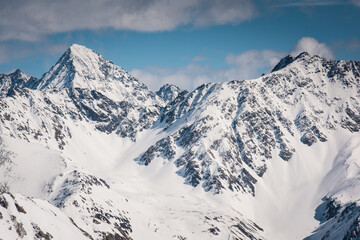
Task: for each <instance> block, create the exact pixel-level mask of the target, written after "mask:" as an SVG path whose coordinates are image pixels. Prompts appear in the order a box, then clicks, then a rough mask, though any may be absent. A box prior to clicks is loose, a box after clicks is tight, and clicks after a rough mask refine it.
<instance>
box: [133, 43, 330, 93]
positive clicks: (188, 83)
mask: <svg viewBox="0 0 360 240" xmlns="http://www.w3.org/2000/svg"><path fill="white" fill-rule="evenodd" d="M303 51H307V52H308V53H309V54H312V55H315V54H316V55H320V56H323V57H325V58H334V55H333V53H332V51H331V50H330V48H329V47H328V46H327V45H326V44H324V43H319V42H318V41H317V40H316V39H314V38H311V37H304V38H301V39H300V40H299V41H298V42H297V43H296V44H295V46H294V47H293V48H292V49H291V50H290V51H289V52H287V51H275V50H269V49H267V50H249V51H246V52H243V53H241V54H228V55H227V56H226V58H225V59H224V61H225V62H226V63H227V67H226V68H223V69H214V68H211V67H209V66H202V65H198V64H189V65H186V66H183V67H179V68H162V67H154V66H153V67H148V68H145V69H134V70H132V71H131V74H132V75H134V76H135V77H136V78H138V79H139V80H140V81H142V82H144V83H145V84H146V85H147V86H148V87H149V88H150V89H151V90H154V91H156V90H158V89H159V88H160V87H161V86H162V85H164V84H165V83H170V84H174V85H177V86H179V87H180V88H183V89H187V90H193V89H194V88H196V87H198V86H199V85H201V84H203V83H208V82H224V81H231V80H234V79H236V80H241V79H254V78H257V77H260V76H261V74H262V73H269V72H270V71H271V69H272V68H273V67H274V66H275V65H276V64H277V63H278V62H279V61H280V59H281V58H282V57H285V56H286V55H287V54H289V53H290V54H291V55H293V56H297V55H298V54H300V53H301V52H303ZM195 58H197V57H195ZM201 58H203V57H201Z"/></svg>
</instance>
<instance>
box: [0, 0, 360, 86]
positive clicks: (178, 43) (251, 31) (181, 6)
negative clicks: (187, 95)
mask: <svg viewBox="0 0 360 240" xmlns="http://www.w3.org/2000/svg"><path fill="white" fill-rule="evenodd" d="M359 23H360V0H342V1H340V0H332V1H331V0H318V1H313V0H302V1H297V0H272V1H270V0H257V1H252V0H222V1H220V0H183V1H175V0H147V1H141V0H103V1H96V0H87V1H85V0H84V1H81V0H78V1H72V0H63V1H48V3H47V4H44V1H42V0H28V1H25V0H12V1H7V0H3V1H1V2H0V72H3V73H9V72H11V71H13V70H15V69H17V68H20V69H22V70H23V71H25V72H26V73H28V74H30V75H33V76H36V77H41V75H42V74H43V73H44V72H46V71H48V70H49V69H50V68H51V66H52V65H54V64H55V63H56V61H57V59H58V58H59V57H60V56H61V54H62V53H63V52H64V51H65V50H66V49H67V47H68V46H69V45H71V44H72V43H78V44H82V45H85V46H87V47H88V48H91V49H94V50H95V51H97V52H99V53H100V54H101V55H103V56H104V57H106V58H108V59H110V60H112V61H113V62H114V63H115V64H117V65H119V66H122V67H123V68H125V69H126V70H128V71H129V72H130V73H132V74H133V75H135V76H136V77H137V78H138V79H139V80H140V81H143V82H144V83H145V84H147V85H148V86H149V87H150V88H151V89H152V90H156V89H157V88H159V87H160V86H161V85H162V84H164V83H172V84H175V85H178V86H180V87H182V88H186V89H193V88H195V87H196V86H198V85H200V84H202V83H205V82H209V81H229V80H232V79H250V78H255V77H257V76H260V75H261V73H266V72H268V71H270V70H271V68H272V67H273V66H274V65H275V64H276V63H277V61H279V59H280V58H281V57H283V56H285V55H287V54H292V55H296V54H298V53H299V52H301V51H308V52H309V53H311V54H318V55H321V56H324V57H326V58H333V59H344V60H360V28H359Z"/></svg>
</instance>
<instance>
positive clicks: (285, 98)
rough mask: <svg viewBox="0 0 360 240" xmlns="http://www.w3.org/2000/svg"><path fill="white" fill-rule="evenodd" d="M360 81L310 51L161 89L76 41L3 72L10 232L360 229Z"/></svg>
mask: <svg viewBox="0 0 360 240" xmlns="http://www.w3.org/2000/svg"><path fill="white" fill-rule="evenodd" d="M239 78H241V76H239ZM229 80H231V79H229ZM359 95H360V62H356V61H333V60H327V59H324V58H321V57H319V56H316V55H315V56H311V55H309V54H308V53H301V54H300V55H299V56H287V57H285V58H283V59H282V60H281V61H280V62H279V63H278V65H276V66H275V68H274V69H273V71H272V72H271V73H269V74H266V75H263V76H261V77H260V78H258V79H251V80H241V81H240V80H232V81H229V82H223V83H209V84H204V85H202V86H199V87H198V88H196V89H195V90H194V91H191V92H188V91H186V90H182V89H180V88H178V87H176V86H174V85H168V84H166V85H165V86H163V87H161V88H160V89H159V90H158V91H157V92H155V93H154V92H152V91H150V90H149V89H148V88H147V87H146V86H145V85H144V84H143V83H141V82H140V81H139V80H137V79H135V78H134V77H132V76H131V75H130V74H129V73H128V72H127V71H125V70H124V69H122V68H121V67H118V66H116V65H114V64H113V63H112V62H111V61H109V60H106V59H105V58H103V57H102V56H101V55H99V54H98V53H96V52H94V51H92V50H90V49H88V48H86V47H84V46H81V45H77V44H74V45H72V46H71V47H69V48H68V50H67V51H66V52H65V53H64V54H63V55H62V56H61V58H60V59H59V60H58V62H57V63H56V64H55V65H54V66H53V67H52V68H51V69H50V70H49V72H47V73H45V74H44V75H43V76H42V77H41V78H40V79H37V78H35V77H31V76H27V75H26V74H25V73H23V72H22V71H21V70H16V71H15V72H14V73H11V74H0V109H1V111H0V178H1V182H0V183H1V184H0V189H1V190H0V193H1V195H0V238H1V239H183V240H184V239H188V240H189V239H251V240H253V239H268V240H278V239H280V240H281V239H307V240H315V239H319V240H320V239H324V240H330V239H334V240H335V239H346V240H348V239H360V187H359V186H360V167H359V166H360V157H359V156H360V135H359V131H360V96H359Z"/></svg>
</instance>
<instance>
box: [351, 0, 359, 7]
mask: <svg viewBox="0 0 360 240" xmlns="http://www.w3.org/2000/svg"><path fill="white" fill-rule="evenodd" d="M352 3H353V4H354V5H355V6H358V7H360V0H352Z"/></svg>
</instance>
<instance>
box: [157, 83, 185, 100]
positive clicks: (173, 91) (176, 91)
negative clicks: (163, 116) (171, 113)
mask: <svg viewBox="0 0 360 240" xmlns="http://www.w3.org/2000/svg"><path fill="white" fill-rule="evenodd" d="M187 93H188V91H186V90H183V89H181V88H179V87H178V86H175V85H172V84H165V85H164V86H162V87H161V88H160V89H159V90H158V91H156V95H157V96H159V97H160V98H161V99H163V100H164V101H165V102H167V103H170V102H172V101H173V100H174V99H176V98H177V97H178V96H179V95H184V94H187Z"/></svg>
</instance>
